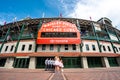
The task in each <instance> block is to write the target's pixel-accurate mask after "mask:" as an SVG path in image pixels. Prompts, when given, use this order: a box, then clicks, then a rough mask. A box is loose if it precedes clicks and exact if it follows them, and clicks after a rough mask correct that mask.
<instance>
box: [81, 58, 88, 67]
mask: <svg viewBox="0 0 120 80" xmlns="http://www.w3.org/2000/svg"><path fill="white" fill-rule="evenodd" d="M81 61H82V62H81V63H82V67H83V68H88V62H87V57H81Z"/></svg>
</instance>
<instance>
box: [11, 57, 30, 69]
mask: <svg viewBox="0 0 120 80" xmlns="http://www.w3.org/2000/svg"><path fill="white" fill-rule="evenodd" d="M29 61H30V59H29V58H15V60H14V63H13V67H14V68H28V67H29Z"/></svg>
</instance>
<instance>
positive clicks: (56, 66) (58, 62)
mask: <svg viewBox="0 0 120 80" xmlns="http://www.w3.org/2000/svg"><path fill="white" fill-rule="evenodd" d="M63 67H64V65H63V61H62V59H61V58H60V57H59V56H55V58H54V59H52V58H46V60H45V70H46V71H48V70H54V71H55V72H59V71H61V72H63Z"/></svg>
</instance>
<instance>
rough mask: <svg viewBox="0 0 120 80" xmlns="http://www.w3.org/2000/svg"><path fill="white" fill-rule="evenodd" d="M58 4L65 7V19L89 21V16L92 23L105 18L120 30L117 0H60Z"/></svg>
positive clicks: (119, 7)
mask: <svg viewBox="0 0 120 80" xmlns="http://www.w3.org/2000/svg"><path fill="white" fill-rule="evenodd" d="M59 1H60V0H59ZM68 1H69V2H68ZM60 2H61V4H62V7H65V8H63V10H64V12H65V15H66V16H67V17H73V18H82V19H89V17H90V16H91V17H92V20H94V21H97V20H99V19H100V18H101V17H107V18H109V19H110V20H111V21H112V23H113V26H118V28H119V29H120V26H119V25H120V5H119V3H120V1H119V0H61V1H60ZM70 3H71V4H70Z"/></svg>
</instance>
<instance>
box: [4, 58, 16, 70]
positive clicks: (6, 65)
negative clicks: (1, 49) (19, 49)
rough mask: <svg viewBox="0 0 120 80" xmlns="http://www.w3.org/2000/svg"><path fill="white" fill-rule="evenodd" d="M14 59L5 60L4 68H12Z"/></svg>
mask: <svg viewBox="0 0 120 80" xmlns="http://www.w3.org/2000/svg"><path fill="white" fill-rule="evenodd" d="M13 62H14V58H7V60H6V63H5V68H13V66H12V65H13Z"/></svg>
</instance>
